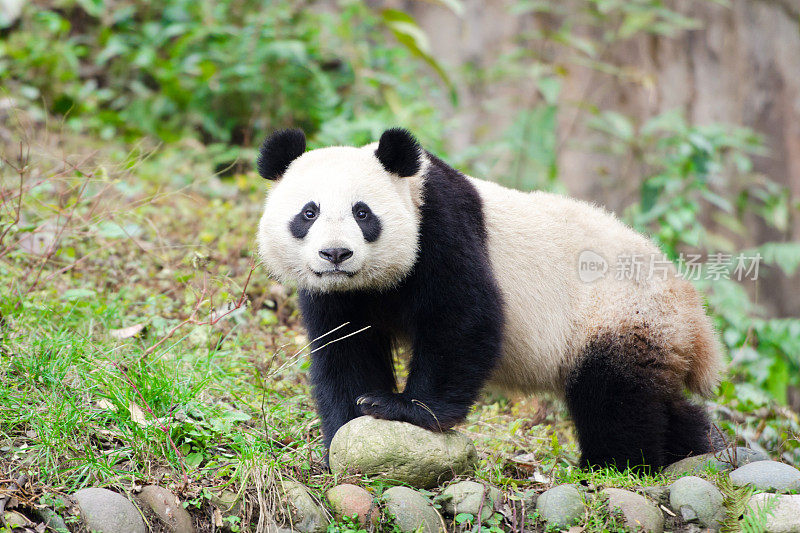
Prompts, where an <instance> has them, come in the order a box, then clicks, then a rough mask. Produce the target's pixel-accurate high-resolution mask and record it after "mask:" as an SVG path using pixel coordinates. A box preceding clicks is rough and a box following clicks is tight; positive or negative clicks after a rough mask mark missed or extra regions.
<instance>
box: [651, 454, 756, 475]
mask: <svg viewBox="0 0 800 533" xmlns="http://www.w3.org/2000/svg"><path fill="white" fill-rule="evenodd" d="M768 459H769V456H768V455H767V454H765V453H764V452H761V451H758V450H753V449H751V448H743V447H738V448H726V449H724V450H722V451H719V452H713V453H705V454H703V455H694V456H692V457H687V458H686V459H681V460H680V461H677V462H675V463H672V464H671V465H669V466H668V467H666V468H665V469H664V473H665V474H692V475H699V474H704V473H706V472H708V471H709V470H710V471H712V472H714V471H716V472H728V471H730V470H733V469H734V468H738V467H740V466H742V465H746V464H748V463H752V462H755V461H764V460H768Z"/></svg>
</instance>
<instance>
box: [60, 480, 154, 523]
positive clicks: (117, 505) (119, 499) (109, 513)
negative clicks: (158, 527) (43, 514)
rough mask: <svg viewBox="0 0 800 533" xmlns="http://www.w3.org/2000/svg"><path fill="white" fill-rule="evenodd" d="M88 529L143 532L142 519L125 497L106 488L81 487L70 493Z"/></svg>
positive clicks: (137, 510)
mask: <svg viewBox="0 0 800 533" xmlns="http://www.w3.org/2000/svg"><path fill="white" fill-rule="evenodd" d="M72 497H73V498H74V499H75V501H76V502H77V503H78V506H79V507H80V510H81V517H82V518H83V522H84V525H85V526H86V529H87V530H88V531H97V532H99V533H120V531H125V532H126V533H145V528H144V520H142V515H141V513H139V509H137V508H136V506H135V505H133V504H132V503H131V502H130V501H128V499H127V498H125V497H124V496H122V495H121V494H118V493H116V492H113V491H110V490H108V489H100V488H91V489H81V490H79V491H78V492H76V493H75V494H73V495H72Z"/></svg>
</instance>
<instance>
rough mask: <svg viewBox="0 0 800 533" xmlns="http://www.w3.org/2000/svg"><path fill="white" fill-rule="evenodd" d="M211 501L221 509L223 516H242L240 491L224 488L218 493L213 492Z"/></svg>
mask: <svg viewBox="0 0 800 533" xmlns="http://www.w3.org/2000/svg"><path fill="white" fill-rule="evenodd" d="M210 501H211V503H212V504H214V505H215V506H216V507H217V509H219V510H220V512H221V513H222V515H223V516H229V515H235V516H239V517H241V514H242V498H241V497H240V496H239V494H238V493H236V492H234V491H232V490H228V489H223V490H221V491H220V492H218V493H214V494H212V495H211V498H210Z"/></svg>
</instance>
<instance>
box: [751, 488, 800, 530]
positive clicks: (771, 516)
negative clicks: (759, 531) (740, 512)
mask: <svg viewBox="0 0 800 533" xmlns="http://www.w3.org/2000/svg"><path fill="white" fill-rule="evenodd" d="M749 505H750V510H749V511H748V513H747V516H753V515H754V513H757V512H758V511H759V509H761V508H764V507H766V508H767V509H768V510H769V513H767V522H766V523H765V524H764V530H765V531H769V532H770V533H800V494H793V495H791V496H790V495H782V494H765V493H761V494H754V495H753V496H752V497H751V498H750V502H749Z"/></svg>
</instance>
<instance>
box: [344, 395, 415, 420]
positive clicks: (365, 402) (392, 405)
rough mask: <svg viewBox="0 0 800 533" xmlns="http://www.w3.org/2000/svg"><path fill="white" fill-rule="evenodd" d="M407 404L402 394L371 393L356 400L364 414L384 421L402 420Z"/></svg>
mask: <svg viewBox="0 0 800 533" xmlns="http://www.w3.org/2000/svg"><path fill="white" fill-rule="evenodd" d="M405 403H406V402H405V400H404V399H403V397H402V396H401V395H400V394H397V393H393V392H370V393H368V394H362V395H361V396H359V397H358V399H357V400H356V405H358V407H359V408H360V409H361V412H362V413H364V414H365V415H370V416H374V417H375V418H382V419H384V420H401V419H402V418H401V417H402V415H403V414H404V413H405V411H406V408H407V406H406V405H405Z"/></svg>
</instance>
